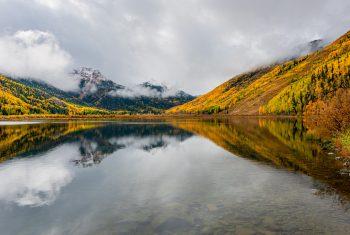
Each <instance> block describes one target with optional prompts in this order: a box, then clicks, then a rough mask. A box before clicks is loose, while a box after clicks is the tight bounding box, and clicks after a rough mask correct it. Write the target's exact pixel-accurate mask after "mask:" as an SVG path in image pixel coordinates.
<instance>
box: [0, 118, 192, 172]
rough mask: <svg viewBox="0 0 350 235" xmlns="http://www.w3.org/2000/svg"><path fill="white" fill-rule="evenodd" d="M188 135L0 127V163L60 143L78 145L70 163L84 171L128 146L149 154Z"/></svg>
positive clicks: (144, 128) (90, 125)
mask: <svg viewBox="0 0 350 235" xmlns="http://www.w3.org/2000/svg"><path fill="white" fill-rule="evenodd" d="M192 135H193V134H191V133H190V132H188V131H185V130H182V129H179V128H175V127H172V126H170V125H167V124H144V125H140V124H115V123H114V124H112V123H98V122H96V123H94V122H66V123H43V124H36V125H15V126H0V156H1V158H0V161H1V162H3V161H6V160H9V159H11V158H14V157H27V156H34V155H38V154H40V153H45V152H47V151H48V150H50V149H52V148H54V147H56V146H59V145H61V144H63V143H75V142H78V143H79V152H80V158H79V159H75V160H74V161H73V162H74V163H75V164H76V165H81V166H83V167H88V166H92V165H94V164H99V163H100V162H101V161H102V160H103V159H104V158H105V157H106V156H108V155H110V154H112V153H113V152H115V151H117V150H119V149H123V148H126V147H128V146H130V145H138V146H137V147H138V148H140V149H143V150H144V151H148V152H150V151H152V150H153V149H157V148H164V147H166V146H167V145H168V143H169V142H171V141H179V142H181V141H184V140H186V139H187V138H189V137H191V136H192Z"/></svg>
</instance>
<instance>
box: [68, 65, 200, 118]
mask: <svg viewBox="0 0 350 235" xmlns="http://www.w3.org/2000/svg"><path fill="white" fill-rule="evenodd" d="M73 76H74V78H75V79H78V80H79V89H80V91H79V96H77V95H74V94H73V96H74V97H76V98H79V99H80V100H81V102H83V103H84V104H88V105H90V106H93V107H99V108H103V109H108V110H113V111H114V110H126V111H128V112H131V113H162V112H163V110H165V109H169V108H171V107H174V106H176V105H180V104H183V103H185V102H188V101H190V100H192V99H194V97H193V96H191V95H189V94H187V93H185V92H184V91H171V90H170V89H168V88H167V87H166V86H164V85H155V84H152V83H150V82H145V83H142V84H139V85H137V86H134V87H126V86H123V85H119V84H116V83H115V82H113V81H111V80H108V79H106V78H105V77H104V76H103V75H102V74H101V73H100V72H99V71H98V70H95V69H92V68H85V67H82V68H80V69H76V70H74V71H73Z"/></svg>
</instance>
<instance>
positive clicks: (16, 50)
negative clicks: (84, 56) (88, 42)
mask: <svg viewBox="0 0 350 235" xmlns="http://www.w3.org/2000/svg"><path fill="white" fill-rule="evenodd" d="M0 61H1V63H0V73H3V74H6V75H9V76H11V77H14V78H16V77H21V78H31V79H36V80H42V81H45V82H47V83H49V84H51V85H54V86H56V87H59V88H61V89H63V90H68V89H72V88H74V87H76V86H77V82H76V81H75V80H74V79H71V78H70V77H69V75H68V72H69V70H70V69H71V67H72V64H73V62H72V58H71V56H70V54H69V53H68V52H66V51H65V50H64V49H62V48H61V47H60V45H59V43H58V41H57V40H56V38H55V36H54V35H53V34H52V33H50V32H43V31H39V30H24V31H17V32H15V33H14V34H7V35H4V36H1V37H0Z"/></svg>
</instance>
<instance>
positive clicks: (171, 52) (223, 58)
mask: <svg viewBox="0 0 350 235" xmlns="http://www.w3.org/2000/svg"><path fill="white" fill-rule="evenodd" d="M0 5H1V7H0V28H1V29H4V30H5V31H6V30H11V31H18V30H21V29H37V30H40V31H44V32H52V33H53V34H54V35H55V37H56V38H57V40H58V41H59V42H60V45H62V47H63V48H65V50H66V51H68V52H69V54H70V55H71V56H72V58H74V61H75V63H76V64H78V65H79V66H87V67H93V68H97V69H99V70H100V71H102V72H103V73H104V74H106V77H107V78H109V79H111V80H113V81H115V82H116V83H118V84H138V83H141V82H144V81H147V80H150V79H154V80H157V81H159V82H161V83H165V84H169V85H171V86H173V87H177V88H180V89H183V90H185V91H189V92H191V93H192V94H195V95H196V94H198V93H202V92H205V91H208V90H210V89H212V88H213V87H214V86H216V85H218V84H220V83H222V82H224V81H226V80H227V79H228V78H230V77H232V76H233V75H235V74H238V73H241V72H244V71H246V70H249V69H251V68H254V67H256V66H259V65H262V64H268V63H271V62H273V61H275V60H277V59H280V58H284V57H286V55H292V54H294V53H293V52H294V51H295V48H296V46H298V45H302V44H306V43H308V42H309V41H311V40H314V39H318V38H323V39H326V40H327V41H331V40H333V39H335V38H337V37H339V36H340V35H342V34H343V33H345V32H346V31H348V30H349V29H350V17H349V16H348V15H349V14H348V12H349V10H350V1H348V0H338V1H334V0H308V1H305V0H285V1H280V0H264V1H261V0H235V1H230V0H218V1H217V0H215V1H214V0H179V1H163V0H144V1H142V2H140V1H137V0H127V1H126V0H115V1H114V0H95V1H83V0H48V1H46V0H45V1H44V0H32V1H23V0H0ZM0 33H1V32H0ZM2 61H3V60H2Z"/></svg>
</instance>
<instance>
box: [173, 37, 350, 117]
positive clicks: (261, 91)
mask: <svg viewBox="0 0 350 235" xmlns="http://www.w3.org/2000/svg"><path fill="white" fill-rule="evenodd" d="M315 44H317V45H318V42H314V43H311V45H313V46H315ZM349 88H350V32H348V33H346V34H345V35H343V36H342V37H340V38H339V39H337V40H336V41H334V42H333V43H332V44H330V45H328V46H326V47H324V48H323V49H319V50H316V51H315V52H313V53H311V54H309V55H306V56H302V57H299V58H297V59H293V60H289V61H286V62H282V63H278V64H274V65H270V66H265V67H262V68H258V69H255V70H253V71H250V72H247V73H244V74H240V75H238V76H235V77H233V78H232V79H230V80H229V81H227V82H225V83H223V84H222V85H220V86H218V87H216V88H215V89H214V90H212V91H210V92H208V93H207V94H204V95H202V96H199V97H197V98H196V99H194V100H192V101H190V102H188V103H186V104H183V105H180V106H177V107H174V108H171V109H170V110H168V111H167V113H170V114H173V113H193V114H199V113H207V114H211V113H225V114H226V113H227V114H236V115H258V114H301V113H303V112H304V111H305V110H306V109H308V108H309V107H310V106H311V105H312V104H313V103H315V102H316V103H317V102H318V101H320V100H327V99H330V98H331V97H332V96H334V94H335V93H336V91H337V90H340V91H341V90H342V89H349Z"/></svg>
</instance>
